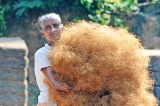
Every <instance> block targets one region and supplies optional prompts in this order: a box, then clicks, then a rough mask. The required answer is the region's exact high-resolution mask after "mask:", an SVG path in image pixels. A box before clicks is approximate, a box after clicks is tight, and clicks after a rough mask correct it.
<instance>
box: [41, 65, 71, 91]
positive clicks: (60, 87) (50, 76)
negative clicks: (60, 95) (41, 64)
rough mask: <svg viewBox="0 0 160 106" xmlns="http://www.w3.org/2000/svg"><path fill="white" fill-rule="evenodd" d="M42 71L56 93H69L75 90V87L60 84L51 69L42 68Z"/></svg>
mask: <svg viewBox="0 0 160 106" xmlns="http://www.w3.org/2000/svg"><path fill="white" fill-rule="evenodd" d="M41 71H42V72H43V74H44V76H45V77H46V78H47V80H48V81H49V82H50V83H51V85H52V86H53V88H54V89H55V90H56V91H62V92H66V93H68V92H71V90H72V89H73V87H71V86H69V85H67V84H64V83H60V82H58V81H57V80H56V78H55V76H54V72H53V71H52V69H51V67H45V68H42V69H41Z"/></svg>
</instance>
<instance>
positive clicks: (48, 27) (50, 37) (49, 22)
mask: <svg viewBox="0 0 160 106" xmlns="http://www.w3.org/2000/svg"><path fill="white" fill-rule="evenodd" d="M61 32H62V27H60V23H59V21H58V20H56V19H53V18H47V19H45V20H44V22H43V26H42V31H41V33H42V35H43V36H44V37H45V38H46V40H47V41H48V43H51V44H53V43H54V42H55V41H57V40H58V39H59V38H60V35H61Z"/></svg>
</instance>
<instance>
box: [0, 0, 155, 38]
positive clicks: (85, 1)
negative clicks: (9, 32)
mask: <svg viewBox="0 0 160 106" xmlns="http://www.w3.org/2000/svg"><path fill="white" fill-rule="evenodd" d="M156 1H157V0H152V2H153V3H156ZM2 4H3V5H2ZM53 11H54V12H57V13H60V12H61V11H65V12H67V11H68V12H76V13H79V14H81V15H80V16H77V17H75V18H74V20H80V19H86V20H90V21H94V22H98V23H100V24H104V25H105V24H110V25H113V26H118V27H125V26H124V24H123V22H124V18H125V16H126V14H129V13H132V12H139V7H138V0H74V1H72V0H14V1H13V0H7V1H3V3H1V2H0V22H1V24H0V30H1V32H0V36H2V32H3V31H4V30H5V29H6V22H5V18H4V16H5V13H7V12H8V13H7V14H10V13H11V14H12V15H14V16H16V17H17V18H19V19H21V20H22V19H24V17H25V16H29V15H31V13H32V14H35V13H36V14H38V15H40V14H45V13H49V12H53ZM61 13H62V12H61ZM83 14H86V15H87V17H86V16H84V15H83ZM21 20H19V21H21Z"/></svg>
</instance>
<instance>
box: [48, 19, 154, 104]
mask: <svg viewBox="0 0 160 106" xmlns="http://www.w3.org/2000/svg"><path fill="white" fill-rule="evenodd" d="M143 49H144V47H143V46H142V45H141V43H140V41H139V40H138V39H137V38H136V37H135V35H133V34H131V33H129V32H128V31H126V30H125V29H122V28H112V27H109V26H103V25H99V24H97V23H93V22H86V21H79V22H72V23H69V24H67V25H66V26H65V27H64V30H63V33H62V35H61V38H60V40H59V41H58V42H57V43H56V44H55V45H54V47H53V50H52V51H51V52H50V53H49V60H50V62H51V65H52V67H53V70H55V71H56V74H55V76H56V78H57V79H58V80H59V81H60V82H64V83H67V84H71V85H73V86H74V88H73V91H72V92H70V93H64V92H59V91H55V90H54V89H53V88H52V87H51V86H50V85H49V83H47V84H48V86H49V92H50V93H49V94H50V99H51V100H53V101H54V102H56V103H57V105H58V106H157V99H156V98H155V96H154V95H153V93H152V90H153V83H154V82H153V80H152V79H151V77H150V75H149V71H148V70H147V67H148V63H149V60H150V59H149V57H147V56H145V55H143V54H142V53H141V52H140V50H143Z"/></svg>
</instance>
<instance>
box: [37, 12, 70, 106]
mask: <svg viewBox="0 0 160 106" xmlns="http://www.w3.org/2000/svg"><path fill="white" fill-rule="evenodd" d="M36 27H37V28H38V30H39V32H40V33H41V35H42V36H43V37H44V38H45V39H46V41H47V43H46V44H45V46H44V47H42V48H40V49H38V50H37V51H36V53H35V76H36V81H37V84H38V87H39V90H40V95H39V96H38V106H56V104H54V103H53V102H52V101H49V99H48V97H49V95H48V87H47V85H46V84H45V83H44V82H43V80H44V78H46V79H47V80H48V81H49V82H50V84H51V85H52V86H53V88H54V89H55V90H57V91H61V92H70V91H71V90H72V88H71V87H69V86H68V85H64V84H61V83H60V82H58V81H57V80H56V79H55V77H54V71H53V70H52V69H51V64H50V63H49V60H48V57H47V56H48V52H49V50H51V49H52V46H53V45H54V44H55V42H56V41H57V40H58V39H59V38H60V35H61V33H62V28H63V25H62V24H61V18H60V16H59V15H58V14H55V13H50V14H46V15H43V16H41V17H39V18H38V21H37V23H36Z"/></svg>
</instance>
